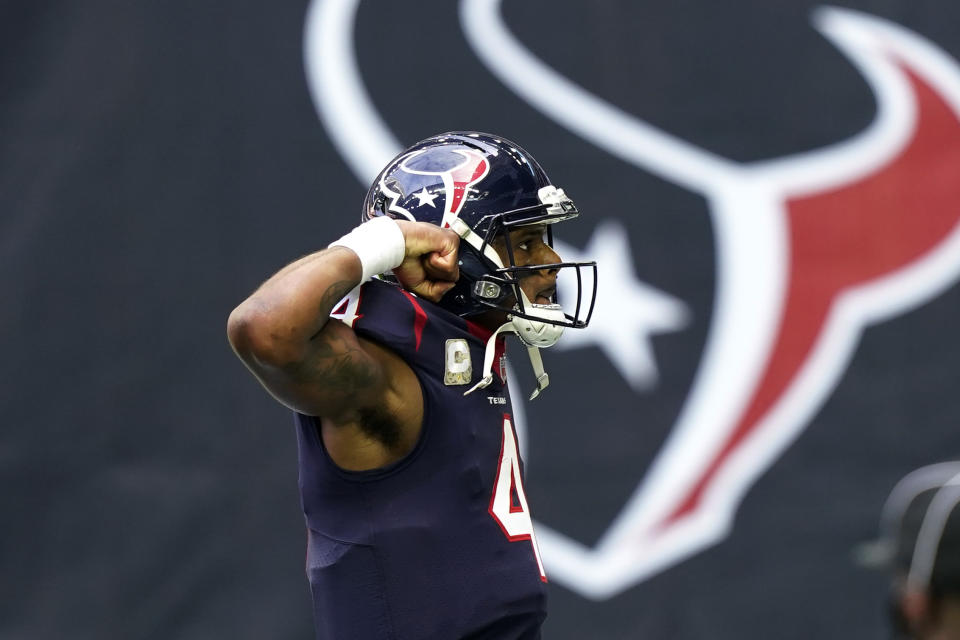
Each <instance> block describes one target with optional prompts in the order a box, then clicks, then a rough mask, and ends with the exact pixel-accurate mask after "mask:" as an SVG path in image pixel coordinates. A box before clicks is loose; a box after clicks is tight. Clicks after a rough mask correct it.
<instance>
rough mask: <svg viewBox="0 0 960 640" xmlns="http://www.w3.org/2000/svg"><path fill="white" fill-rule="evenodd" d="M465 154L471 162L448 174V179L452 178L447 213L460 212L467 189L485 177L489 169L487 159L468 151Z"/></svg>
mask: <svg viewBox="0 0 960 640" xmlns="http://www.w3.org/2000/svg"><path fill="white" fill-rule="evenodd" d="M465 153H469V155H470V157H471V158H473V162H470V161H467V162H465V163H464V164H462V165H460V166H459V167H457V168H456V169H454V170H453V171H451V172H450V177H451V178H453V193H452V194H449V197H448V202H449V204H448V208H447V211H448V212H449V213H459V212H460V209H462V208H463V203H464V201H465V199H466V195H467V187H469V186H470V185H472V184H474V183H475V182H478V181H479V180H480V179H481V178H482V177H483V176H485V175H487V171H488V170H489V168H490V167H489V164H488V163H487V159H486V158H484V157H483V156H482V155H481V154H480V153H477V152H469V151H468V152H465Z"/></svg>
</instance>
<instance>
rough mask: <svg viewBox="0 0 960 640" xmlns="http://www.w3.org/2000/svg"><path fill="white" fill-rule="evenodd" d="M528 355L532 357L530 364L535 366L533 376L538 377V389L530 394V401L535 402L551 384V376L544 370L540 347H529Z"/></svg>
mask: <svg viewBox="0 0 960 640" xmlns="http://www.w3.org/2000/svg"><path fill="white" fill-rule="evenodd" d="M527 355H529V356H530V364H531V365H533V375H535V376H537V388H536V389H534V390H533V393H531V394H530V400H533V399H534V398H536V397H537V396H538V395H540V392H541V391H543V390H544V389H546V388H547V385H549V384H550V376H548V375H547V372H546V371H544V370H543V360H542V359H541V358H540V347H527Z"/></svg>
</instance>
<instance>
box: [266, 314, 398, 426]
mask: <svg viewBox="0 0 960 640" xmlns="http://www.w3.org/2000/svg"><path fill="white" fill-rule="evenodd" d="M251 368H252V369H253V370H254V374H255V375H256V376H257V378H258V379H259V380H260V382H261V383H262V384H263V386H264V387H266V389H267V390H268V391H269V392H270V393H271V394H272V395H273V396H274V397H275V398H276V399H277V400H279V401H280V402H282V403H283V404H285V405H286V406H288V407H290V408H291V409H293V410H295V411H299V412H300V413H304V414H307V415H315V416H323V417H328V418H333V419H335V420H336V419H338V418H344V417H346V418H349V417H350V416H349V414H350V413H351V412H356V411H358V410H361V409H363V408H365V407H368V406H371V405H373V404H375V403H377V402H378V400H379V399H380V398H381V397H382V396H383V394H384V392H385V390H386V383H387V380H386V378H387V376H386V372H385V364H384V362H383V360H382V358H381V357H380V356H379V353H378V352H377V351H376V350H372V349H369V348H368V347H365V346H364V344H363V343H362V342H361V341H360V340H359V339H358V338H357V335H356V334H355V333H354V331H353V330H352V329H351V328H350V327H347V326H346V325H344V324H343V323H341V322H337V321H331V322H328V323H327V324H326V325H324V327H323V328H322V329H321V330H320V331H319V332H318V333H317V334H316V335H315V336H313V337H312V338H311V339H310V343H309V344H308V345H307V347H306V349H305V350H304V352H303V355H302V357H300V358H298V359H297V360H295V361H293V362H289V363H287V364H284V365H282V366H263V367H251Z"/></svg>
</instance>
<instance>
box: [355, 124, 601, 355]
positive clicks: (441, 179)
mask: <svg viewBox="0 0 960 640" xmlns="http://www.w3.org/2000/svg"><path fill="white" fill-rule="evenodd" d="M578 214H579V211H578V210H577V207H576V205H574V203H573V201H572V200H570V199H569V198H568V197H567V196H566V194H564V192H563V190H562V189H557V188H556V187H554V186H553V185H552V184H551V183H550V179H549V178H548V177H547V174H546V173H545V172H544V170H543V168H542V167H541V166H540V165H539V163H537V161H536V160H535V159H534V158H533V156H531V155H530V154H529V153H527V152H526V151H525V150H524V149H523V148H522V147H520V145H518V144H516V143H514V142H511V141H510V140H507V139H505V138H501V137H499V136H494V135H491V134H487V133H479V132H472V131H469V132H468V131H456V132H450V133H444V134H440V135H437V136H433V137H431V138H427V139H426V140H423V141H421V142H418V143H417V144H415V145H413V146H412V147H410V148H409V149H407V150H406V151H404V152H403V153H401V154H400V155H398V156H397V157H396V158H394V159H393V160H392V161H391V162H390V163H389V164H388V165H387V166H386V168H385V169H384V170H383V171H382V172H380V175H379V176H377V178H376V180H374V182H373V186H371V188H370V190H369V191H368V193H367V197H366V199H365V201H364V204H363V220H364V221H366V220H371V219H373V218H374V217H377V216H383V215H387V216H391V217H393V218H397V219H404V220H412V221H420V222H430V223H432V224H436V225H438V226H441V227H450V228H452V229H453V230H454V231H456V232H457V233H458V234H459V235H460V237H461V239H462V240H464V241H465V242H461V244H460V280H459V281H458V283H457V285H456V286H455V287H454V288H453V289H452V290H451V291H450V292H448V293H447V294H446V295H445V296H444V297H443V299H442V300H441V301H440V303H439V304H440V305H441V306H442V307H444V308H446V309H448V310H449V311H452V312H453V313H456V314H457V315H459V316H462V317H469V316H472V315H475V314H478V313H481V312H484V311H489V310H491V309H496V310H499V311H502V312H505V313H508V314H510V315H513V316H516V317H520V318H527V319H530V320H538V321H546V322H548V323H550V324H553V325H556V326H560V327H573V328H583V327H586V326H587V324H588V323H589V322H590V316H591V314H592V312H593V304H594V301H595V299H596V282H597V279H596V263H595V262H581V263H575V262H560V263H555V264H547V265H526V266H518V265H516V264H514V263H513V246H512V245H511V243H510V235H509V232H510V231H511V230H513V229H515V228H517V227H520V226H524V225H531V224H546V225H547V242H548V244H550V245H551V246H552V245H553V233H552V228H551V227H552V225H553V224H554V223H557V222H561V221H564V220H569V219H571V218H575V217H576V216H577V215H578ZM498 236H500V237H502V238H503V239H504V241H505V244H506V252H507V255H508V257H509V260H508V262H509V264H502V262H501V260H500V256H499V255H498V254H497V253H496V251H494V250H493V248H492V247H491V246H490V244H491V242H493V241H494V239H496V238H497V237H498ZM543 269H558V270H564V269H566V270H568V271H574V272H575V274H576V275H575V276H573V275H571V277H576V278H577V282H578V284H579V286H578V287H577V290H578V295H577V300H576V301H575V303H574V304H573V305H572V307H573V308H572V312H571V313H567V312H564V313H562V314H560V315H557V314H551V316H552V317H551V318H549V319H548V318H546V317H545V314H544V313H543V310H542V309H537V308H536V307H538V306H541V307H542V306H544V305H532V304H531V303H530V301H529V300H526V296H524V295H522V291H521V290H520V287H519V283H520V281H521V280H522V279H523V277H524V276H525V275H526V274H528V273H533V272H535V271H538V270H543ZM583 269H590V270H591V271H592V277H589V278H586V280H588V281H589V282H590V283H592V290H591V291H584V280H585V278H584V277H583V274H582V273H581V270H583ZM560 273H561V274H562V273H563V271H560ZM558 277H559V274H558ZM551 302H553V303H554V304H556V302H557V301H556V294H554V300H552V301H551ZM523 338H524V336H522V335H521V339H523ZM538 346H548V345H538Z"/></svg>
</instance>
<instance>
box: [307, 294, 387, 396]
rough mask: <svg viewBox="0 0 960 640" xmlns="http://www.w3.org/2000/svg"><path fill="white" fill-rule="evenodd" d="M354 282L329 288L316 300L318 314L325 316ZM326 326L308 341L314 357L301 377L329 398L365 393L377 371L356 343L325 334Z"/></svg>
mask: <svg viewBox="0 0 960 640" xmlns="http://www.w3.org/2000/svg"><path fill="white" fill-rule="evenodd" d="M354 286H356V282H354V281H351V280H340V281H338V282H335V283H333V284H332V285H330V286H329V287H328V288H327V290H326V291H325V292H324V294H323V296H322V297H321V300H320V305H319V307H320V308H319V309H318V311H319V312H320V313H322V314H324V315H329V314H330V311H332V310H333V306H334V305H335V304H336V303H337V302H339V301H340V300H341V299H342V298H343V297H344V296H345V295H347V294H348V293H349V292H350V290H351V289H353V287H354ZM325 328H326V324H325V325H324V327H322V328H321V329H320V330H319V331H317V333H315V334H314V335H313V336H312V337H311V338H310V340H311V342H313V343H314V345H315V346H314V349H315V351H314V354H313V356H312V357H311V358H309V359H308V361H306V362H304V363H303V364H302V366H303V367H304V370H303V371H302V374H303V377H304V378H305V379H309V380H312V381H315V382H317V383H319V384H322V385H323V386H324V390H325V392H326V393H328V394H331V395H341V394H344V395H348V394H350V393H352V392H354V391H356V390H358V389H368V388H371V386H372V385H373V384H375V383H376V382H377V380H378V378H379V374H380V372H379V369H378V368H377V367H376V364H375V362H374V361H373V360H372V358H371V357H370V356H369V355H368V354H367V353H366V352H364V351H363V350H362V349H361V348H360V346H359V344H358V343H357V342H356V339H348V338H347V336H345V335H344V334H343V333H342V332H341V331H338V330H332V331H331V330H327V331H324V329H325Z"/></svg>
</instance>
